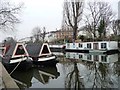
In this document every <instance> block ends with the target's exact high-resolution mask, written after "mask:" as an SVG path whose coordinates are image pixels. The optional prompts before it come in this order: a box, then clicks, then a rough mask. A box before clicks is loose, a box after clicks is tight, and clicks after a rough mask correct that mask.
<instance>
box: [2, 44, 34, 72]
mask: <svg viewBox="0 0 120 90" xmlns="http://www.w3.org/2000/svg"><path fill="white" fill-rule="evenodd" d="M28 56H29V55H28V52H27V50H26V48H25V46H24V44H23V43H16V42H15V43H11V44H9V45H6V46H5V49H4V53H3V56H2V63H3V65H4V66H5V67H6V68H8V69H14V68H15V67H16V66H17V67H16V68H18V69H24V70H25V69H28V68H30V67H31V66H32V62H31V61H32V58H30V57H28Z"/></svg>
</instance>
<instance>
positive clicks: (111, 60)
mask: <svg viewBox="0 0 120 90" xmlns="http://www.w3.org/2000/svg"><path fill="white" fill-rule="evenodd" d="M54 54H56V55H57V60H58V61H59V62H58V63H57V64H56V65H55V66H51V67H49V66H48V67H45V66H39V67H34V68H32V69H30V70H28V71H14V72H13V73H12V75H11V76H12V78H13V79H14V80H15V81H16V83H17V85H18V86H19V87H20V88H25V89H27V88H119V90H120V55H119V54H112V55H104V54H103V55H97V54H94V53H93V54H85V53H70V52H66V53H59V52H54Z"/></svg>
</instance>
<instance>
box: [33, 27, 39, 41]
mask: <svg viewBox="0 0 120 90" xmlns="http://www.w3.org/2000/svg"><path fill="white" fill-rule="evenodd" d="M32 36H33V38H34V39H35V41H36V42H37V41H41V29H40V27H38V26H37V27H34V28H33V30H32Z"/></svg>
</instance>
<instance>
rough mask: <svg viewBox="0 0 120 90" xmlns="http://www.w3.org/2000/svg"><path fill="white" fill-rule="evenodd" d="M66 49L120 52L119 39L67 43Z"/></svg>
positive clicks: (85, 51) (109, 52)
mask: <svg viewBox="0 0 120 90" xmlns="http://www.w3.org/2000/svg"><path fill="white" fill-rule="evenodd" d="M65 50H66V51H71V52H73V51H75V52H83V53H104V54H105V53H107V54H113V53H118V52H119V44H118V42H117V41H95V42H79V43H66V48H65Z"/></svg>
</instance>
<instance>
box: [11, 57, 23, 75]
mask: <svg viewBox="0 0 120 90" xmlns="http://www.w3.org/2000/svg"><path fill="white" fill-rule="evenodd" d="M22 61H23V57H22V60H21V61H20V62H19V63H18V64H17V65H16V67H15V68H14V69H13V70H12V71H11V73H10V75H11V74H12V73H13V72H14V71H15V70H16V69H17V67H18V66H19V65H20V63H21V62H22Z"/></svg>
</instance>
